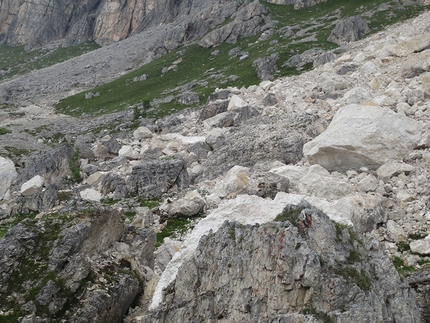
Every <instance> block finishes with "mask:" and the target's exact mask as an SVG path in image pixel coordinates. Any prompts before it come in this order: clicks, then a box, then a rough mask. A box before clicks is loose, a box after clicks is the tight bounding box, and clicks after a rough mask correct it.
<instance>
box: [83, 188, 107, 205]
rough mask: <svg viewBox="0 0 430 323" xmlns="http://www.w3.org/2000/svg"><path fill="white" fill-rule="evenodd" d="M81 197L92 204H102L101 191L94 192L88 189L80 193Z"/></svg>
mask: <svg viewBox="0 0 430 323" xmlns="http://www.w3.org/2000/svg"><path fill="white" fill-rule="evenodd" d="M79 195H80V196H81V197H82V199H84V200H87V201H92V202H100V200H101V199H102V194H101V193H100V192H99V191H96V190H93V189H92V188H87V189H85V190H83V191H81V192H79Z"/></svg>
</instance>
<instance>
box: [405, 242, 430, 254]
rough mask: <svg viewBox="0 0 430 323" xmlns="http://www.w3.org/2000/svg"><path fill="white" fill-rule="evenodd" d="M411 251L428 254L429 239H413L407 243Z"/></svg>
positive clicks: (429, 249) (429, 251) (429, 247)
mask: <svg viewBox="0 0 430 323" xmlns="http://www.w3.org/2000/svg"><path fill="white" fill-rule="evenodd" d="M409 247H410V248H411V251H412V252H413V253H417V254H420V255H429V254H430V240H427V239H421V240H414V241H412V242H411V243H410V244H409Z"/></svg>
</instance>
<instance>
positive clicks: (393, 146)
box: [303, 105, 422, 171]
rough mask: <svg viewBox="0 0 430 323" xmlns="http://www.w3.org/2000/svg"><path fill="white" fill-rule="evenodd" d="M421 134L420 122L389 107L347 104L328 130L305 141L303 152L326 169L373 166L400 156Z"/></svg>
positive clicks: (398, 158)
mask: <svg viewBox="0 0 430 323" xmlns="http://www.w3.org/2000/svg"><path fill="white" fill-rule="evenodd" d="M340 133H341V134H342V136H339V134H340ZM421 135H422V125H421V124H420V123H419V122H416V121H415V120H412V119H410V118H408V117H406V116H402V115H399V114H396V113H395V112H393V111H391V110H390V109H384V108H380V107H375V106H360V105H349V106H345V107H343V108H341V109H339V111H337V112H336V114H335V116H334V118H333V120H332V122H331V123H330V125H329V126H328V128H327V130H326V131H325V132H323V133H322V134H321V135H320V136H318V137H317V138H315V139H314V140H312V141H311V142H309V143H307V144H305V145H304V147H303V152H304V155H305V156H306V158H307V159H308V161H309V163H311V164H320V165H322V166H323V167H324V168H326V169H328V170H340V171H346V170H349V169H355V170H358V169H360V168H361V167H368V168H371V169H376V168H378V167H379V166H381V165H382V164H385V163H386V162H388V161H390V160H402V159H403V158H404V157H405V156H406V155H407V154H408V153H410V152H411V151H412V150H413V149H415V148H416V147H417V146H418V143H419V141H420V140H421Z"/></svg>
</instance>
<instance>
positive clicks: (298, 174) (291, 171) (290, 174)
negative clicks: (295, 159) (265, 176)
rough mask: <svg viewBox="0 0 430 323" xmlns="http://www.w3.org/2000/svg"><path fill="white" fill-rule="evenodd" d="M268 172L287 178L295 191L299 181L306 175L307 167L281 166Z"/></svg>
mask: <svg viewBox="0 0 430 323" xmlns="http://www.w3.org/2000/svg"><path fill="white" fill-rule="evenodd" d="M269 172H271V173H273V174H276V175H280V176H284V177H286V178H288V180H289V182H290V186H291V187H292V188H295V189H297V186H298V184H299V182H300V179H301V178H302V177H303V176H305V175H306V174H307V173H308V167H304V166H295V165H283V166H278V167H275V168H272V169H271V170H270V171H269Z"/></svg>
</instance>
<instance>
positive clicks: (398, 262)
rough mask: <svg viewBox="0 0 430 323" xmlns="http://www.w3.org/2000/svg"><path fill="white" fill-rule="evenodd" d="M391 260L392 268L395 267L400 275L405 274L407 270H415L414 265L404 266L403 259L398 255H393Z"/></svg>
mask: <svg viewBox="0 0 430 323" xmlns="http://www.w3.org/2000/svg"><path fill="white" fill-rule="evenodd" d="M391 260H392V261H393V265H394V268H396V270H397V272H398V273H399V274H401V275H405V274H407V273H409V272H412V271H415V268H414V267H412V266H405V262H404V260H403V259H402V258H400V257H397V256H395V257H393V259H391Z"/></svg>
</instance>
